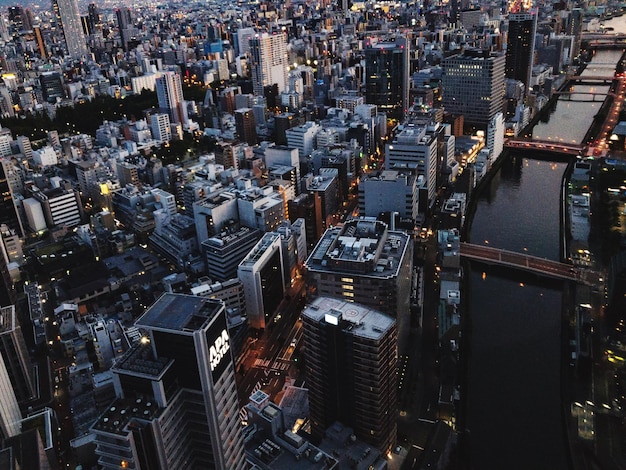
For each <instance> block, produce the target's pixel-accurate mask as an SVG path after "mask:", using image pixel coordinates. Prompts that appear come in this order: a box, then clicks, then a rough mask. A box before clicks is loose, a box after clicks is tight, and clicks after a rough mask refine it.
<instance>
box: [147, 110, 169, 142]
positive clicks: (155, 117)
mask: <svg viewBox="0 0 626 470" xmlns="http://www.w3.org/2000/svg"><path fill="white" fill-rule="evenodd" d="M150 129H151V130H152V138H153V139H154V140H156V141H158V142H160V143H163V142H169V141H170V140H172V129H171V127H170V116H169V114H165V113H156V114H152V115H151V116H150Z"/></svg>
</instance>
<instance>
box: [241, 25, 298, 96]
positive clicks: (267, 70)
mask: <svg viewBox="0 0 626 470" xmlns="http://www.w3.org/2000/svg"><path fill="white" fill-rule="evenodd" d="M249 44H250V68H251V71H252V86H253V88H254V94H255V95H259V96H263V89H264V87H266V86H269V85H273V84H276V85H277V86H278V92H279V93H281V92H282V91H284V90H285V87H286V86H287V74H288V73H289V57H288V55H287V41H286V35H285V34H284V33H282V34H268V33H263V34H256V35H255V36H254V37H251V38H250V42H249Z"/></svg>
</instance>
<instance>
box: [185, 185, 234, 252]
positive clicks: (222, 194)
mask: <svg viewBox="0 0 626 470" xmlns="http://www.w3.org/2000/svg"><path fill="white" fill-rule="evenodd" d="M193 218H194V220H195V221H196V234H197V235H198V243H200V244H201V243H203V242H204V241H205V240H207V239H208V238H209V237H212V236H214V235H216V234H219V233H220V232H221V231H222V229H223V228H224V227H225V226H226V225H227V223H229V222H230V221H233V220H235V221H237V220H239V212H238V209H237V196H236V195H235V194H233V193H231V192H229V191H218V192H216V193H212V194H210V195H209V196H208V197H206V198H204V199H201V200H199V201H197V202H194V203H193Z"/></svg>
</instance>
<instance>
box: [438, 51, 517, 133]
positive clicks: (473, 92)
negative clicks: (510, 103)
mask: <svg viewBox="0 0 626 470" xmlns="http://www.w3.org/2000/svg"><path fill="white" fill-rule="evenodd" d="M504 63H505V57H504V55H503V54H492V53H490V52H488V51H482V50H477V49H465V50H464V51H463V53H460V54H456V55H453V56H451V57H447V58H445V59H443V60H442V61H441V67H442V69H443V73H442V76H441V84H442V90H443V96H442V106H443V108H444V109H445V110H446V112H447V113H450V114H461V115H463V116H464V118H465V122H466V123H468V124H471V125H475V126H480V127H483V128H485V129H486V128H487V124H489V121H490V120H491V119H492V118H493V117H494V116H495V115H496V113H499V112H501V111H502V106H503V100H504V91H505V87H504Z"/></svg>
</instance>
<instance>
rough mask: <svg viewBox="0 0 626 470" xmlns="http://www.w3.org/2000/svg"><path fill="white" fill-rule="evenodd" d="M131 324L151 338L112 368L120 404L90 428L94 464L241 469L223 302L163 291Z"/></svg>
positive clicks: (240, 440) (106, 466) (242, 459)
mask: <svg viewBox="0 0 626 470" xmlns="http://www.w3.org/2000/svg"><path fill="white" fill-rule="evenodd" d="M136 326H137V327H138V328H141V329H144V330H146V331H147V332H148V335H147V336H144V337H143V338H142V339H141V340H140V341H139V342H138V343H137V344H136V345H135V346H134V347H133V348H132V349H131V350H129V351H128V353H127V354H126V355H125V356H124V357H122V358H121V359H120V360H118V361H117V362H116V363H115V365H114V366H113V368H112V372H113V374H114V384H115V391H116V395H117V399H116V401H114V402H113V403H112V404H111V406H110V407H109V408H108V410H107V411H106V412H105V413H104V414H103V415H102V416H101V417H100V418H99V419H98V420H97V421H96V423H95V424H94V425H93V426H92V427H91V432H92V433H93V434H95V436H96V445H97V448H96V454H97V455H98V457H99V459H98V464H99V466H100V467H101V468H103V469H107V470H108V469H118V468H120V467H125V468H135V469H141V470H145V469H154V468H162V469H164V468H228V469H232V470H241V469H245V468H246V467H247V466H246V461H245V455H244V447H243V438H242V435H241V426H240V424H239V409H238V401H237V390H236V388H235V368H234V365H233V357H232V353H231V344H230V336H229V332H228V328H227V326H226V318H225V312H224V305H223V304H222V302H219V301H213V300H209V299H204V298H201V297H196V296H191V295H182V294H171V293H166V294H163V295H162V296H161V297H160V298H159V299H158V300H157V301H156V302H155V303H154V304H153V305H152V306H151V307H150V308H148V310H147V311H146V312H145V313H144V314H143V315H142V316H141V317H140V318H139V319H138V320H137V322H136ZM120 462H122V464H120Z"/></svg>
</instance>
